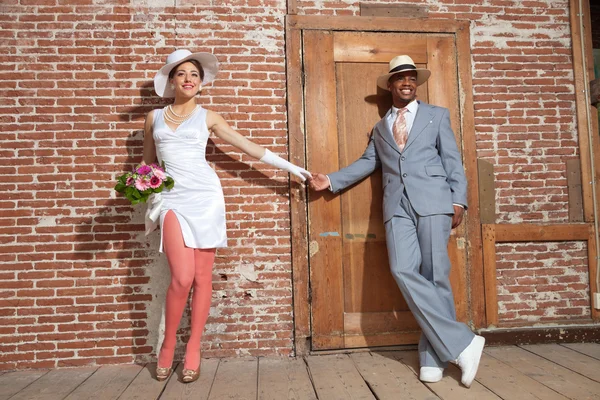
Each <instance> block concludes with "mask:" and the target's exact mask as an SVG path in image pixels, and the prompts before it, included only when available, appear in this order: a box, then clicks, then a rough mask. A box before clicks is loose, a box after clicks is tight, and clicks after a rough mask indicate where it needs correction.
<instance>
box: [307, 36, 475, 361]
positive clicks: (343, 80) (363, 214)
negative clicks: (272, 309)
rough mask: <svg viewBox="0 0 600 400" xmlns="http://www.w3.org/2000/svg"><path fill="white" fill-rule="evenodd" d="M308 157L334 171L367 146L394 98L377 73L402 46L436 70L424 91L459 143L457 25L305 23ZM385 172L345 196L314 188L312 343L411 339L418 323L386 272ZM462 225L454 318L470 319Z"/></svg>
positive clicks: (455, 240) (320, 168)
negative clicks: (379, 27)
mask: <svg viewBox="0 0 600 400" xmlns="http://www.w3.org/2000/svg"><path fill="white" fill-rule="evenodd" d="M302 43H303V68H304V78H305V79H304V96H305V99H304V104H305V116H304V118H305V126H306V143H307V166H308V169H309V170H310V171H312V172H323V173H328V172H333V171H337V170H338V169H340V168H343V167H345V166H347V165H349V164H350V163H352V162H353V161H354V160H356V159H357V158H358V157H360V155H361V154H362V153H363V151H364V150H365V147H366V146H367V143H368V140H369V134H370V131H371V128H372V127H373V125H374V124H375V123H376V122H377V121H378V120H379V119H381V117H382V116H383V115H384V114H385V112H386V111H387V110H388V109H389V107H390V106H391V102H392V100H391V95H390V94H389V92H387V91H384V90H381V89H378V88H377V86H376V80H377V77H378V76H379V75H381V74H384V73H386V72H387V70H388V63H389V61H390V60H391V59H392V58H393V57H394V56H396V55H399V54H408V55H410V56H411V57H412V59H413V60H414V61H415V63H416V64H417V65H418V66H422V67H426V68H428V69H430V70H431V72H432V74H431V78H430V79H429V81H428V82H427V83H426V84H424V85H422V86H420V87H419V88H418V91H417V94H418V98H419V99H420V100H423V101H425V102H429V103H431V104H435V105H439V106H443V107H447V108H449V109H450V117H451V120H452V127H453V129H454V132H455V134H456V138H457V142H458V145H459V149H460V148H461V147H462V146H461V144H462V139H461V137H462V134H461V124H460V120H459V115H460V112H459V111H460V110H459V99H458V75H457V61H456V45H455V36H454V35H453V34H406V33H373V32H347V31H335V32H334V31H316V30H314V31H310V30H307V31H304V32H303V37H302ZM382 195H383V192H382V188H381V171H377V172H376V173H374V174H373V175H371V176H370V177H369V178H367V179H365V180H363V181H362V182H359V183H358V184H356V185H354V186H353V187H352V188H349V189H347V190H345V191H344V192H342V193H341V194H339V195H333V194H332V193H330V192H328V191H324V192H320V193H314V192H311V193H309V204H308V218H309V221H308V225H309V253H310V254H309V263H310V285H311V336H312V348H313V349H316V350H319V349H340V348H353V347H366V346H382V345H397V344H413V343H417V342H418V338H419V335H420V330H419V327H418V325H417V323H416V321H415V319H414V318H413V316H412V314H411V312H410V311H409V309H408V307H407V305H406V302H405V301H404V299H403V298H402V295H401V294H400V291H399V289H398V287H397V285H396V283H395V281H394V279H393V278H392V275H391V273H390V272H389V264H388V259H387V249H386V243H385V232H384V226H383V217H382ZM464 232H465V230H464V228H463V226H462V225H461V227H459V228H458V229H457V230H456V231H453V233H452V237H451V240H450V244H449V251H450V257H451V261H452V267H453V268H452V275H451V281H452V287H453V290H454V297H455V303H456V310H457V315H458V318H459V319H460V320H462V321H465V320H466V315H467V285H466V268H465V260H466V249H465V242H466V237H465V233H464Z"/></svg>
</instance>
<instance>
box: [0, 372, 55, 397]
mask: <svg viewBox="0 0 600 400" xmlns="http://www.w3.org/2000/svg"><path fill="white" fill-rule="evenodd" d="M47 373H48V371H46V370H33V371H15V372H7V373H5V374H3V375H2V376H0V400H7V399H8V398H9V397H11V396H12V395H14V394H15V393H18V392H20V391H21V390H23V389H24V388H26V387H27V386H29V385H31V384H32V383H33V382H35V381H36V380H37V379H39V378H40V377H41V376H44V375H45V374H47Z"/></svg>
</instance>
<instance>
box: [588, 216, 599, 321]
mask: <svg viewBox="0 0 600 400" xmlns="http://www.w3.org/2000/svg"><path fill="white" fill-rule="evenodd" d="M587 249H588V264H589V279H590V309H591V314H592V318H593V319H594V320H596V321H598V320H599V319H600V310H597V309H595V308H594V293H598V289H599V288H598V281H597V280H596V273H597V268H598V264H597V260H598V249H597V248H596V236H595V234H594V226H593V225H590V229H589V238H588V242H587Z"/></svg>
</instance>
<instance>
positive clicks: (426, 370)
mask: <svg viewBox="0 0 600 400" xmlns="http://www.w3.org/2000/svg"><path fill="white" fill-rule="evenodd" d="M443 375H444V368H439V367H421V372H420V373H419V379H420V380H421V381H422V382H429V383H435V382H439V381H441V380H442V376H443Z"/></svg>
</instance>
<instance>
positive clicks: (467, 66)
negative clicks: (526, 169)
mask: <svg viewBox="0 0 600 400" xmlns="http://www.w3.org/2000/svg"><path fill="white" fill-rule="evenodd" d="M427 21H429V20H427ZM453 22H454V23H455V24H454V25H453V26H454V29H456V54H457V57H456V60H457V64H458V84H459V99H460V119H461V124H460V126H461V128H462V132H461V133H462V143H463V148H462V153H463V160H464V167H465V173H466V175H467V179H468V180H469V181H470V182H478V180H479V178H478V172H477V149H476V147H477V146H476V145H475V143H476V139H475V117H474V112H473V85H472V82H471V33H470V31H469V22H468V21H453ZM450 26H452V25H450ZM467 202H468V205H469V208H468V211H467V217H466V219H465V229H466V237H467V238H468V241H467V265H468V266H469V269H468V274H469V275H468V280H469V285H470V289H471V290H470V298H469V303H470V309H471V320H472V321H473V325H474V326H475V328H479V327H482V326H483V325H484V323H485V290H484V276H483V275H484V273H483V253H482V240H481V222H480V215H479V207H477V205H479V190H478V189H477V187H476V186H475V185H469V188H468V192H467Z"/></svg>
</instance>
